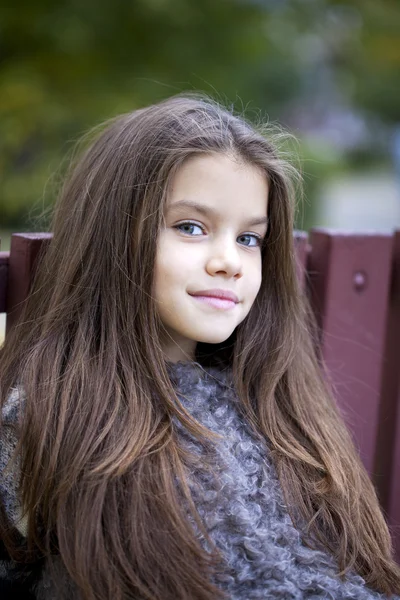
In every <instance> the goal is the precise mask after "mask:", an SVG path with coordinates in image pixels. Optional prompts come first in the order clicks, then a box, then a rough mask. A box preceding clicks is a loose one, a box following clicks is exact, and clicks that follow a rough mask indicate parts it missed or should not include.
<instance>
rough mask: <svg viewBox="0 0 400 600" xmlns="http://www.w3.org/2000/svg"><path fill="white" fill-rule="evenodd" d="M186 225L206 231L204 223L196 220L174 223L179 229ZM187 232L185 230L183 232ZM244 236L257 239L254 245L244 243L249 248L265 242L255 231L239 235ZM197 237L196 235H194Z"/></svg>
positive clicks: (175, 227)
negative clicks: (200, 223) (201, 223)
mask: <svg viewBox="0 0 400 600" xmlns="http://www.w3.org/2000/svg"><path fill="white" fill-rule="evenodd" d="M184 225H193V226H194V227H198V228H199V229H201V230H202V231H203V232H204V227H203V226H202V225H199V224H198V223H195V222H194V221H183V222H182V223H178V224H177V225H174V229H177V230H178V231H180V229H179V228H180V227H183V226H184ZM182 233H185V232H182ZM185 235H188V236H191V234H190V233H185ZM244 236H250V237H252V238H254V239H255V240H256V242H257V243H256V244H254V246H249V245H248V244H244V246H247V247H248V248H256V247H260V246H262V244H263V241H264V240H263V238H262V237H261V236H260V235H256V234H255V233H242V234H241V235H239V236H238V237H244ZM193 237H196V236H193Z"/></svg>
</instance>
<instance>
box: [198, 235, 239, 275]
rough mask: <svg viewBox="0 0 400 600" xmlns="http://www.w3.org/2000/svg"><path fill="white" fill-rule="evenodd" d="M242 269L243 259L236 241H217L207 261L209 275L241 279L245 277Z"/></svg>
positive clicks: (224, 239)
mask: <svg viewBox="0 0 400 600" xmlns="http://www.w3.org/2000/svg"><path fill="white" fill-rule="evenodd" d="M242 269H243V265H242V258H241V256H240V252H239V248H238V247H237V245H236V241H231V240H228V239H226V238H223V239H220V240H215V242H214V243H213V244H212V246H211V251H210V253H209V256H208V259H207V264H206V270H207V273H208V274H209V275H219V274H220V275H224V276H226V277H234V278H235V279H240V277H242V275H243V271H242Z"/></svg>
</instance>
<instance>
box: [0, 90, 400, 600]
mask: <svg viewBox="0 0 400 600" xmlns="http://www.w3.org/2000/svg"><path fill="white" fill-rule="evenodd" d="M204 153H229V154H231V155H232V154H233V155H235V156H236V157H238V158H239V159H240V160H242V161H244V162H245V163H248V164H251V165H254V166H256V167H258V168H259V169H262V171H263V172H264V173H265V177H267V178H268V180H269V184H270V196H269V223H270V225H269V234H268V238H267V242H266V245H265V247H264V249H263V267H262V269H263V274H262V276H263V277H262V278H263V284H262V287H261V289H260V292H259V295H258V297H257V299H256V302H255V303H254V305H253V307H252V309H251V311H250V313H249V314H248V316H247V318H246V319H245V320H244V321H243V323H241V324H240V325H239V326H238V328H237V329H236V331H235V332H234V334H233V335H232V336H231V338H230V339H229V340H228V341H227V342H226V343H224V344H221V345H216V346H215V347H213V348H212V350H213V352H212V355H211V358H212V360H218V361H220V362H221V361H225V362H226V363H229V364H231V365H232V368H233V374H234V378H235V384H236V388H237V392H238V395H239V398H240V400H241V403H242V406H243V411H244V413H245V414H246V415H247V418H248V419H249V421H250V422H251V423H252V425H253V427H254V428H255V429H256V430H257V431H258V432H259V433H261V434H262V435H263V436H266V438H267V439H268V444H269V446H270V448H271V453H272V457H273V460H274V462H275V465H276V468H277V472H278V475H279V478H280V482H281V485H282V488H283V492H284V495H285V499H286V503H287V506H288V509H289V511H290V514H291V516H292V519H293V521H294V523H295V524H296V526H297V527H298V528H299V530H301V532H302V534H303V538H304V540H305V542H306V543H308V544H309V545H312V546H316V547H322V548H325V549H327V550H328V551H329V552H331V553H332V555H333V556H334V557H335V558H336V559H337V561H338V565H339V569H340V570H341V571H342V572H343V573H344V572H346V570H347V569H350V568H353V569H355V570H356V571H357V572H358V573H360V574H361V575H362V576H363V577H364V578H365V580H366V582H367V584H369V585H370V586H371V587H372V588H375V589H376V590H379V591H381V592H385V593H388V594H389V593H400V571H399V568H398V567H397V566H396V564H395V563H394V561H393V559H392V550H391V542H390V536H389V532H388V529H387V526H386V524H385V520H384V518H383V516H382V513H381V510H380V508H379V504H378V501H377V497H376V494H375V491H374V488H373V486H372V484H371V482H370V480H369V478H368V476H367V474H366V471H365V469H364V468H363V466H362V464H361V462H360V459H359V457H358V455H357V452H356V451H355V449H354V447H353V443H352V441H351V439H350V436H349V434H348V432H347V430H346V428H345V426H344V424H343V422H342V419H341V417H340V416H339V414H338V410H337V408H336V405H335V402H334V400H333V399H332V396H331V393H330V391H329V389H328V386H327V384H326V383H325V381H324V377H323V376H322V374H321V368H320V364H319V362H318V360H317V357H316V352H315V347H314V342H313V334H312V319H311V314H310V311H309V309H308V305H307V302H306V299H305V298H304V296H303V295H302V293H301V291H300V289H299V285H298V281H297V278H296V272H295V262H294V248H293V219H294V209H295V207H294V195H295V194H294V189H295V187H294V184H293V182H294V171H293V169H291V167H289V165H288V164H287V163H286V162H285V161H284V160H282V158H281V157H280V156H279V154H278V151H277V150H276V146H275V144H274V143H273V142H272V141H271V139H270V138H268V137H266V136H265V135H263V134H261V133H260V132H258V131H256V130H255V128H254V127H252V126H251V125H250V124H248V123H247V122H246V121H245V120H244V119H242V118H239V117H237V116H234V115H233V114H232V113H231V112H230V111H228V110H225V109H223V108H221V107H220V106H218V105H217V104H216V103H215V102H213V101H211V100H209V99H207V98H204V97H199V96H195V95H193V96H184V97H183V96H178V97H175V98H171V99H169V100H166V101H164V102H162V103H160V104H158V105H155V106H150V107H148V108H145V109H142V110H138V111H135V112H133V113H131V114H127V115H124V116H122V117H119V118H117V119H115V120H113V121H112V122H111V123H109V124H108V126H107V127H106V129H105V130H104V131H103V132H102V133H101V134H100V135H99V136H98V138H97V139H96V141H95V142H94V143H92V145H91V146H90V147H89V148H88V149H87V150H86V152H85V153H84V154H83V156H82V158H81V159H80V160H79V161H78V162H77V164H76V165H75V166H74V167H73V168H72V170H71V174H70V176H69V177H68V178H67V181H66V183H65V186H64V188H63V190H62V193H61V195H60V198H59V200H58V203H57V205H56V209H55V214H54V219H53V223H52V226H51V228H52V231H53V233H54V237H53V240H52V242H51V244H50V246H49V248H48V250H47V253H46V255H45V256H44V257H43V259H42V261H41V264H40V268H39V270H38V273H37V277H36V279H35V282H34V286H33V289H32V293H31V295H30V297H29V299H28V301H27V303H26V306H25V310H24V314H23V317H22V319H21V321H20V323H19V324H18V326H16V327H15V328H14V329H13V330H12V331H11V332H10V334H9V335H8V336H7V339H6V340H5V344H4V347H3V349H2V352H1V361H0V382H1V384H0V385H1V390H0V391H1V397H2V401H3V402H4V401H5V400H6V398H7V395H8V393H9V389H10V387H11V386H13V385H16V384H18V385H20V386H21V389H23V390H24V397H25V401H24V410H23V417H22V421H21V432H20V444H19V446H18V449H19V451H20V452H21V472H22V476H21V500H22V505H23V506H24V507H25V510H26V514H27V517H28V542H29V547H28V549H29V556H32V555H35V553H36V554H42V555H43V554H44V555H46V556H49V555H51V553H54V552H59V554H60V555H61V558H62V561H63V562H64V564H65V566H66V568H67V570H68V572H69V574H70V576H71V577H72V579H73V580H74V581H75V583H76V584H77V586H78V588H79V590H80V593H81V596H82V598H84V600H94V599H95V598H96V599H104V600H105V599H108V598H111V597H113V598H115V600H122V599H125V598H128V597H133V596H135V595H136V596H137V597H141V598H144V599H147V600H161V599H162V600H176V599H177V598H179V599H182V600H183V599H187V600H188V599H193V598H196V599H198V600H211V599H215V598H218V597H222V594H221V592H220V591H219V590H218V588H217V587H216V585H215V583H213V582H214V579H213V573H215V572H216V571H217V570H218V568H219V566H220V561H219V557H218V556H217V554H216V553H215V552H206V551H205V549H203V548H202V547H201V545H200V542H199V540H198V538H197V536H196V534H195V531H194V527H193V519H194V522H195V523H197V525H198V527H199V528H200V529H201V528H202V524H201V521H200V519H199V517H198V515H197V513H196V508H195V506H193V502H192V500H191V497H190V492H189V488H188V486H187V484H186V481H187V469H188V465H189V463H190V460H191V458H190V457H189V456H187V455H186V454H185V452H183V450H182V448H181V447H180V445H179V441H178V438H177V435H176V430H175V428H174V420H175V419H179V421H180V422H182V423H183V424H184V426H185V427H187V428H188V429H189V430H190V432H191V433H192V434H193V435H195V436H196V437H198V438H199V439H200V440H202V441H203V442H204V447H205V448H206V446H207V440H209V439H210V435H211V434H209V433H208V432H207V431H206V430H204V429H203V428H202V427H201V426H200V424H199V423H197V422H195V421H194V420H193V419H192V418H191V417H190V415H189V414H187V413H186V412H185V410H184V409H183V407H182V406H181V405H180V403H179V400H178V398H177V396H176V392H175V391H174V388H173V386H172V384H171V381H170V379H169V376H168V372H167V369H166V363H165V357H164V356H163V353H162V350H161V348H160V343H159V340H160V333H161V329H162V325H161V323H160V321H159V318H158V315H157V312H156V309H155V304H154V301H153V296H152V292H153V272H154V261H155V254H156V248H157V243H156V242H157V235H158V231H159V229H160V227H161V226H162V220H163V207H164V203H165V198H166V195H167V193H168V186H169V182H170V180H171V178H172V176H173V174H174V173H175V172H176V170H177V169H178V168H179V167H180V165H182V163H183V161H185V160H186V159H187V158H188V157H190V156H193V155H199V154H204ZM209 350H210V348H207V347H206V346H204V347H203V346H202V345H201V344H199V345H198V358H199V360H202V358H201V357H203V359H204V360H206V358H205V357H210V353H209ZM207 360H209V358H208V359H207ZM182 500H183V501H182ZM189 515H191V518H189ZM204 534H205V535H207V532H204ZM3 538H4V540H5V542H6V545H7V547H8V549H9V551H10V553H11V554H12V555H14V556H15V555H16V553H17V548H15V547H14V542H13V540H12V539H11V537H10V536H8V535H7V531H6V528H5V524H4V523H3Z"/></svg>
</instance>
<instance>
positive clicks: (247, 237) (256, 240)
mask: <svg viewBox="0 0 400 600" xmlns="http://www.w3.org/2000/svg"><path fill="white" fill-rule="evenodd" d="M238 241H239V243H240V244H243V245H244V246H250V247H252V246H261V241H262V240H261V237H259V236H258V235H254V234H253V233H243V234H242V235H240V236H239V237H238Z"/></svg>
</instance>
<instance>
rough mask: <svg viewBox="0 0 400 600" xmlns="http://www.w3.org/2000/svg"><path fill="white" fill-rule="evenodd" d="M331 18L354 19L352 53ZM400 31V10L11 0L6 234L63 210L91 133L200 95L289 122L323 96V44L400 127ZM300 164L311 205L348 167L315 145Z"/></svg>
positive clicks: (4, 37)
mask: <svg viewBox="0 0 400 600" xmlns="http://www.w3.org/2000/svg"><path fill="white" fill-rule="evenodd" d="M332 9H334V12H333V13H332V14H333V16H334V17H333V20H334V18H335V14H336V18H337V15H339V21H340V15H341V14H342V13H343V14H344V19H345V21H346V22H348V23H350V27H349V30H348V31H347V34H346V36H344V37H343V38H342V39H340V43H338V40H337V36H335V35H334V34H333V35H331V36H330V34H329V31H330V30H329V23H330V21H329V19H328V20H327V15H328V16H329V14H331V13H329V10H332ZM341 11H342V12H341ZM343 11H344V12H343ZM346 11H347V12H346ZM343 14H342V16H343ZM359 17H360V18H359ZM352 18H353V21H354V23H355V28H356V29H357V31H356V32H355V33H356V35H354V36H352V31H351V19H352ZM346 19H347V20H346ZM331 21H332V18H331ZM331 24H332V23H331ZM339 26H340V23H339ZM333 30H334V28H333V29H332V31H333ZM399 30H400V10H399V4H398V0H380V2H379V3H378V2H376V1H375V0H374V1H373V0H359V1H356V0H353V1H350V0H349V1H347V2H335V1H330V0H281V1H279V0H274V1H273V0H269V1H268V0H264V1H263V0H258V1H256V0H103V1H102V2H95V1H94V0H85V2H78V1H77V0H59V1H58V2H57V3H54V2H49V0H20V2H18V3H11V2H10V1H8V2H7V1H6V2H5V3H2V4H1V6H0V120H1V124H2V125H1V136H0V177H1V180H0V183H1V187H0V214H1V219H0V221H1V226H2V227H13V228H16V227H20V228H29V229H32V228H33V227H34V223H33V221H32V216H33V215H35V214H37V213H40V212H41V210H42V208H43V206H46V205H47V204H48V203H51V202H52V201H53V199H54V195H55V193H56V190H57V186H58V181H59V179H60V178H61V177H62V171H63V168H62V164H63V163H62V158H63V157H64V156H65V155H66V153H68V152H70V151H71V149H72V147H73V145H74V143H75V141H76V140H77V139H78V138H79V137H80V136H81V135H82V134H83V133H85V132H86V131H87V130H88V129H89V128H90V127H92V126H94V125H96V124H98V123H99V122H101V121H103V120H105V119H106V118H109V117H111V116H114V115H115V114H118V113H121V112H125V111H130V110H132V109H134V108H136V107H140V106H143V105H146V104H149V103H152V102H156V101H157V100H160V99H162V98H165V97H167V96H170V95H172V94H175V93H178V92H180V91H183V90H192V89H196V90H205V91H206V92H208V93H209V94H211V95H213V96H215V97H216V98H217V99H219V100H221V101H222V102H223V103H229V104H231V103H233V104H234V105H235V107H236V108H237V109H238V110H242V109H247V114H248V115H249V116H250V117H252V116H253V117H254V119H256V120H257V119H258V118H259V113H258V110H257V109H260V110H261V116H263V117H264V118H269V119H271V120H272V121H274V120H280V121H283V123H284V124H285V120H286V115H288V114H289V113H290V112H292V113H293V111H295V110H296V106H297V105H298V104H299V103H302V102H304V101H305V99H307V98H308V97H310V94H312V85H311V86H310V64H313V60H314V59H315V57H314V58H313V57H311V58H310V57H309V58H308V59H307V60H308V62H307V61H305V59H304V56H303V55H302V54H301V52H299V45H298V41H299V40H301V39H302V36H304V35H309V34H310V33H311V34H313V35H315V34H317V35H320V36H321V37H322V38H323V39H324V43H325V45H326V48H327V50H328V52H329V57H328V62H329V61H330V63H331V66H332V67H333V68H334V71H335V75H336V77H337V80H338V83H339V85H341V86H342V87H343V88H346V89H348V96H349V97H350V98H351V101H352V102H353V103H354V105H355V106H359V107H362V108H363V109H365V110H367V111H370V112H371V113H374V114H377V115H379V118H381V119H382V120H383V122H387V123H390V122H399V121H400V83H399V77H398V73H399V69H400V48H399V40H398V31H399ZM307 69H308V75H307ZM311 73H312V71H311ZM311 81H312V79H311ZM310 88H311V89H310ZM296 133H298V132H296ZM301 154H302V156H303V158H304V174H305V183H306V192H307V195H310V196H311V197H312V193H313V189H314V187H315V185H314V184H315V181H316V179H318V177H320V176H324V175H325V173H326V172H327V171H331V170H332V169H335V168H337V164H338V162H336V163H335V161H333V160H331V158H330V157H329V148H328V147H327V148H325V149H324V150H322V149H321V148H317V149H315V148H311V147H308V145H307V144H306V143H305V144H304V146H303V147H302V148H301ZM339 162H340V161H339ZM60 165H61V168H60ZM335 165H336V166H335ZM313 186H314V187H313ZM32 207H33V208H32ZM306 210H308V209H306ZM308 221H309V219H308V218H307V219H306V222H308ZM303 222H304V219H303Z"/></svg>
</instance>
